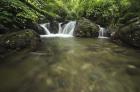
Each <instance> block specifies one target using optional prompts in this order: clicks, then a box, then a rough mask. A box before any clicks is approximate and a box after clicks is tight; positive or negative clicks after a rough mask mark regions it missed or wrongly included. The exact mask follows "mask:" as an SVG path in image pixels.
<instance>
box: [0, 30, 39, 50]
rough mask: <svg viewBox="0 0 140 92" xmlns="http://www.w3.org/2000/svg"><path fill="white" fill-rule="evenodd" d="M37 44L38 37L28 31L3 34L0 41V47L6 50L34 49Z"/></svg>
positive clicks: (31, 31)
mask: <svg viewBox="0 0 140 92" xmlns="http://www.w3.org/2000/svg"><path fill="white" fill-rule="evenodd" d="M39 43H40V36H39V35H38V34H37V33H36V32H34V31H33V30H30V29H26V30H22V31H19V32H13V33H10V34H5V35H3V36H2V37H1V40H0V46H1V47H2V48H6V49H23V48H30V49H36V48H37V46H38V45H39Z"/></svg>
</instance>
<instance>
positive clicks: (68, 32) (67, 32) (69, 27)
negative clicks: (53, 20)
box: [41, 21, 76, 37]
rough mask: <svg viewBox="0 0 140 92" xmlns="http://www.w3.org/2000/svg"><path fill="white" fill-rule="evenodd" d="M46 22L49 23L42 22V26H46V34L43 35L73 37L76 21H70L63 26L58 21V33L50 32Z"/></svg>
mask: <svg viewBox="0 0 140 92" xmlns="http://www.w3.org/2000/svg"><path fill="white" fill-rule="evenodd" d="M46 24H49V23H45V24H41V26H42V27H43V28H44V30H45V32H46V35H41V37H73V32H74V29H75V25H76V21H70V22H68V23H67V24H65V25H63V27H62V23H58V27H59V29H58V33H56V34H53V33H50V31H49V29H48V28H47V27H48V26H46Z"/></svg>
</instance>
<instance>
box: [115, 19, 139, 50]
mask: <svg viewBox="0 0 140 92" xmlns="http://www.w3.org/2000/svg"><path fill="white" fill-rule="evenodd" d="M131 20H133V19H131ZM128 22H129V24H127V25H125V26H123V27H120V28H119V30H118V31H117V32H116V33H115V35H113V38H115V39H119V40H121V41H122V42H124V43H126V44H129V45H130V46H134V47H137V48H140V19H137V21H134V22H133V21H132V22H131V23H130V20H128ZM128 22H127V23H128Z"/></svg>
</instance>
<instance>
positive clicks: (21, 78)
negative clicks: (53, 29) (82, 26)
mask: <svg viewBox="0 0 140 92" xmlns="http://www.w3.org/2000/svg"><path fill="white" fill-rule="evenodd" d="M5 61H6V62H5V63H3V64H1V65H0V82H1V83H0V92H140V87H139V85H140V50H134V49H132V48H127V47H121V46H118V45H116V44H114V43H112V42H110V40H109V39H91V38H86V39H85V38H73V37H72V38H57V37H56V38H42V45H41V47H40V48H39V49H38V50H37V51H36V52H30V53H27V54H25V53H20V54H16V55H13V56H11V57H9V58H7V59H6V60H5Z"/></svg>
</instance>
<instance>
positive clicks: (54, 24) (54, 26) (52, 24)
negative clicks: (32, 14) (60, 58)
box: [50, 21, 59, 33]
mask: <svg viewBox="0 0 140 92" xmlns="http://www.w3.org/2000/svg"><path fill="white" fill-rule="evenodd" d="M58 23H59V22H57V21H51V22H50V31H51V33H57V32H58Z"/></svg>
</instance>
